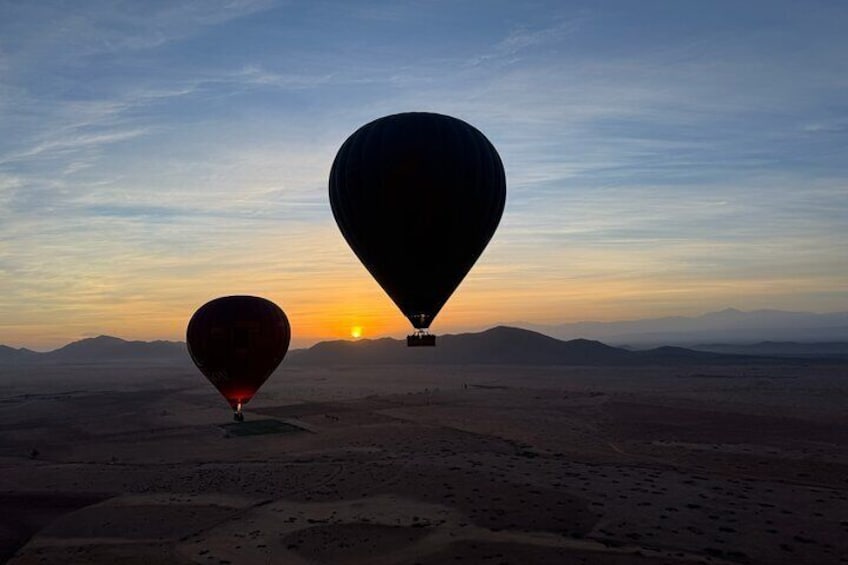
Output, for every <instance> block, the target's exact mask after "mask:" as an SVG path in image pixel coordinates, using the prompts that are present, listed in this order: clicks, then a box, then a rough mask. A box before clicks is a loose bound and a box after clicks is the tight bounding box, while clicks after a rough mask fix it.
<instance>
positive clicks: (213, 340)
mask: <svg viewBox="0 0 848 565" xmlns="http://www.w3.org/2000/svg"><path fill="white" fill-rule="evenodd" d="M290 339H291V328H290V326H289V320H288V318H286V314H285V312H283V311H282V309H280V307H279V306H277V305H276V304H274V303H273V302H271V301H270V300H266V299H264V298H259V297H256V296H224V297H221V298H216V299H215V300H212V301H210V302H207V303H206V304H204V305H203V306H201V307H200V308H199V309H198V310H197V312H195V313H194V315H193V316H192V317H191V320H190V321H189V323H188V329H187V330H186V344H187V345H188V352H189V355H191V359H192V361H194V364H195V365H197V368H198V369H200V371H201V372H202V373H203V374H204V375H206V378H207V379H209V381H210V382H211V383H212V384H213V385H215V387H216V388H217V389H218V391H219V392H220V393H221V394H222V395H223V396H224V398H226V399H227V402H229V403H230V406H232V408H233V411H234V414H233V418H234V419H235V420H236V421H238V422H241V421H243V420H244V415H243V414H242V407H243V406H244V405H245V404H247V403H248V402H249V401H250V399H251V398H253V395H254V394H256V391H257V390H259V387H261V386H262V384H263V383H264V382H265V381H266V380H267V379H268V377H269V376H270V375H271V373H273V372H274V369H276V368H277V366H278V365H279V364H280V362H281V361H282V360H283V358H284V357H285V356H286V351H288V349H289V341H290Z"/></svg>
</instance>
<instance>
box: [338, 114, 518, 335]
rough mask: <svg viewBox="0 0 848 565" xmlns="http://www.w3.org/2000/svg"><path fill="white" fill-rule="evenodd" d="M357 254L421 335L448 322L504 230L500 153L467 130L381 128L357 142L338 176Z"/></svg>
mask: <svg viewBox="0 0 848 565" xmlns="http://www.w3.org/2000/svg"><path fill="white" fill-rule="evenodd" d="M329 189H330V205H331V207H332V210H333V216H334V217H335V219H336V223H337V224H338V226H339V229H340V230H341V232H342V235H343V236H344V238H345V239H346V240H347V242H348V244H349V245H350V246H351V248H352V249H353V251H354V253H356V255H357V257H359V259H360V261H362V263H363V265H365V268H367V269H368V271H369V272H370V273H371V274H372V275H373V276H374V278H375V279H376V280H377V282H378V283H379V284H380V286H382V287H383V290H385V291H386V293H387V294H388V295H389V296H390V297H391V298H392V300H394V302H395V304H397V306H398V307H399V308H400V310H401V311H402V312H403V313H404V315H406V317H407V318H409V320H410V322H412V325H413V326H414V327H415V328H418V329H423V328H427V327H429V326H430V323H431V322H432V321H433V319H434V318H435V317H436V315H437V314H438V313H439V310H441V308H442V306H444V304H445V302H447V300H448V298H449V297H450V295H451V294H453V292H454V290H455V289H456V287H457V286H459V283H460V282H462V279H463V278H464V277H465V275H466V274H467V273H468V271H469V270H470V269H471V267H472V266H473V265H474V262H475V261H476V260H477V258H478V257H479V256H480V254H481V253H482V252H483V250H484V249H485V247H486V245H487V244H488V242H489V240H490V239H491V238H492V235H493V234H494V233H495V229H496V228H497V226H498V222H500V219H501V215H502V214H503V209H504V204H505V201H506V178H505V174H504V168H503V164H502V163H501V159H500V156H499V155H498V152H497V151H496V150H495V148H494V146H493V145H492V144H491V143H490V142H489V140H488V139H486V137H485V136H484V135H483V134H482V133H480V131H478V130H477V129H476V128H474V127H472V126H471V125H469V124H467V123H465V122H463V121H462V120H459V119H456V118H453V117H450V116H445V115H442V114H432V113H425V112H410V113H404V114H395V115H391V116H386V117H383V118H379V119H377V120H375V121H373V122H370V123H368V124H366V125H364V126H362V127H361V128H359V129H358V130H357V131H356V132H354V133H353V135H351V136H350V137H349V138H348V139H347V141H345V142H344V144H343V145H342V146H341V148H340V149H339V151H338V153H337V155H336V158H335V160H334V162H333V167H332V169H331V171H330V182H329Z"/></svg>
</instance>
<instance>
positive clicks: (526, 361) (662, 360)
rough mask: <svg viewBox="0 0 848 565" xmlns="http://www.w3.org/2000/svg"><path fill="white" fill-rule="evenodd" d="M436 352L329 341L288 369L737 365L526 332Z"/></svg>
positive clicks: (470, 339)
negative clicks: (702, 363)
mask: <svg viewBox="0 0 848 565" xmlns="http://www.w3.org/2000/svg"><path fill="white" fill-rule="evenodd" d="M437 339H438V340H437V345H436V347H434V348H424V347H422V348H408V347H406V344H405V343H404V342H403V341H401V340H395V339H390V338H383V339H377V340H367V339H366V340H360V341H356V342H353V341H329V342H322V343H318V344H316V345H314V346H312V347H311V348H309V349H301V350H296V351H292V352H291V353H290V354H289V357H287V359H286V363H288V364H291V365H360V364H362V365H365V364H370V365H385V364H487V365H600V366H603V365H613V366H622V365H633V364H635V365H645V364H667V363H674V364H679V363H686V362H693V363H694V362H704V361H718V360H722V359H725V360H736V359H738V358H737V357H730V356H725V355H721V354H718V353H711V352H703V351H692V350H688V349H683V348H659V349H655V350H648V351H627V350H626V349H620V348H617V347H610V346H609V345H605V344H603V343H601V342H598V341H591V340H586V339H575V340H571V341H560V340H558V339H554V338H552V337H549V336H546V335H543V334H540V333H538V332H533V331H530V330H524V329H521V328H510V327H505V326H498V327H496V328H492V329H489V330H486V331H483V332H480V333H465V334H457V335H443V336H439V337H438V338H437Z"/></svg>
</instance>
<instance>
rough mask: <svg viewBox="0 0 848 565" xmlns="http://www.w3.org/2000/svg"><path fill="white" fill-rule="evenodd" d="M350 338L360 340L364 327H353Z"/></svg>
mask: <svg viewBox="0 0 848 565" xmlns="http://www.w3.org/2000/svg"><path fill="white" fill-rule="evenodd" d="M350 336H351V337H352V338H353V339H359V338H360V337H362V326H353V327H352V328H350Z"/></svg>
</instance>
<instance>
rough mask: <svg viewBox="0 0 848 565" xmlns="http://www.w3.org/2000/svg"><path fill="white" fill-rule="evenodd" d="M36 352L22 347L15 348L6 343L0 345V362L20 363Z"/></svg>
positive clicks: (30, 357)
mask: <svg viewBox="0 0 848 565" xmlns="http://www.w3.org/2000/svg"><path fill="white" fill-rule="evenodd" d="M37 355H38V353H36V352H35V351H31V350H29V349H26V348H24V347H21V348H20V349H15V348H14V347H9V346H8V345H0V363H21V362H26V361H27V360H30V359H32V358H33V357H34V356H37Z"/></svg>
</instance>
